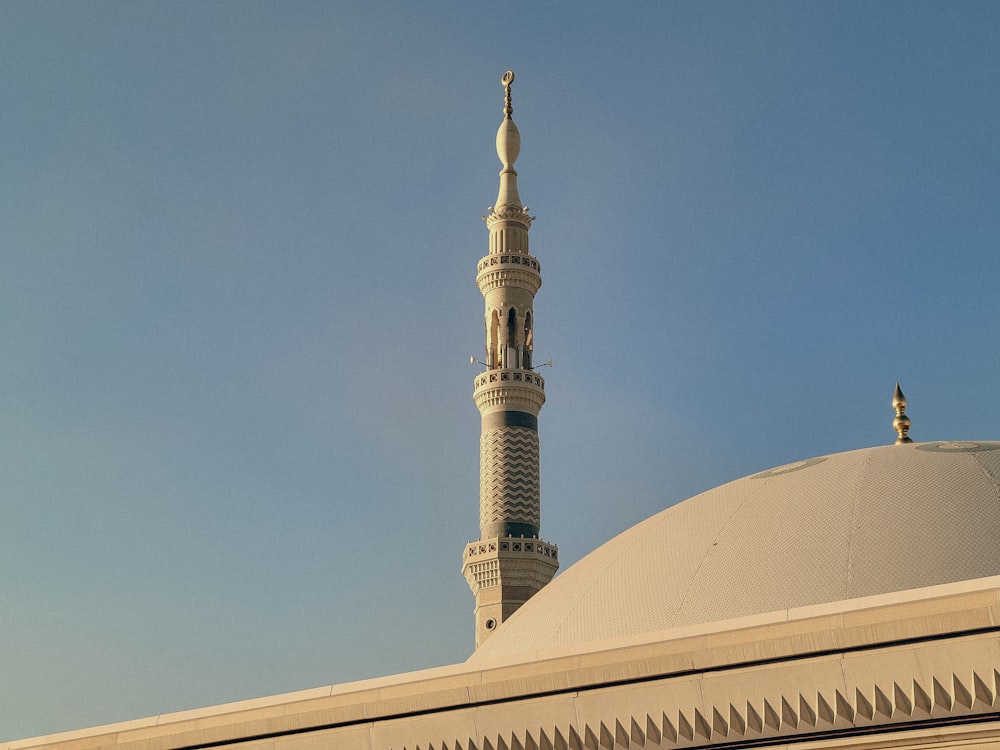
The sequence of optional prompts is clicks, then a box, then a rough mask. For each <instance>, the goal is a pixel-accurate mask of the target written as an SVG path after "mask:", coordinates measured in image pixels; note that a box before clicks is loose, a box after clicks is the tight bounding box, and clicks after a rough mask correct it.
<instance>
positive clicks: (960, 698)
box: [951, 674, 972, 708]
mask: <svg viewBox="0 0 1000 750" xmlns="http://www.w3.org/2000/svg"><path fill="white" fill-rule="evenodd" d="M951 689H952V693H953V694H954V696H955V702H956V703H958V704H960V705H962V706H965V707H966V708H972V693H970V692H969V689H968V688H967V687H965V685H963V684H962V681H961V680H960V679H958V675H957V674H952V675H951Z"/></svg>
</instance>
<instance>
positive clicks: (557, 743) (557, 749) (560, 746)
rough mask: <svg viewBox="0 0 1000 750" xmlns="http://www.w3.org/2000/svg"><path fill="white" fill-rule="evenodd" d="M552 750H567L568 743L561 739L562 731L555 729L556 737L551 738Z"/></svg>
mask: <svg viewBox="0 0 1000 750" xmlns="http://www.w3.org/2000/svg"><path fill="white" fill-rule="evenodd" d="M552 744H553V746H554V747H553V750H569V743H568V742H566V738H565V737H563V733H562V731H561V730H560V729H559V727H556V736H555V737H553V738H552Z"/></svg>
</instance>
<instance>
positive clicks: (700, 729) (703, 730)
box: [694, 708, 712, 740]
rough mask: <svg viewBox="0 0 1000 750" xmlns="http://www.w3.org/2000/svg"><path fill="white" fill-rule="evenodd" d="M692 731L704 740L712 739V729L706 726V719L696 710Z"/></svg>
mask: <svg viewBox="0 0 1000 750" xmlns="http://www.w3.org/2000/svg"><path fill="white" fill-rule="evenodd" d="M694 731H695V732H697V733H698V735H699V736H701V737H704V738H705V739H706V740H710V739H712V727H711V726H709V724H708V719H706V718H705V717H704V716H702V714H701V711H699V710H698V709H697V708H696V709H695V710H694Z"/></svg>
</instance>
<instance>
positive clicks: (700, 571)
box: [472, 443, 1000, 660]
mask: <svg viewBox="0 0 1000 750" xmlns="http://www.w3.org/2000/svg"><path fill="white" fill-rule="evenodd" d="M998 477H1000V443H924V444H913V445H904V446H882V447H877V448H868V449H864V450H859V451H851V452H848V453H839V454H834V455H830V456H823V457H819V458H814V459H809V460H808V461H801V462H798V463H795V464H789V465H788V466H784V467H779V468H777V469H772V470H770V471H766V472H761V473H760V474H756V475H753V476H750V477H746V478H744V479H739V480H737V481H735V482H731V483H729V484H726V485H723V486H721V487H718V488H716V489H713V490H710V491H708V492H705V493H703V494H701V495H698V496H696V497H694V498H691V499H690V500H687V501H685V502H683V503H680V504H678V505H675V506H673V507H671V508H668V509H667V510H665V511H663V512H661V513H659V514H657V515H655V516H653V517H652V518H649V519H647V520H646V521H644V522H642V523H640V524H638V525H636V526H634V527H632V528H631V529H629V530H628V531H625V532H624V533H622V534H621V535H619V536H618V537H616V538H615V539H613V540H611V541H610V542H608V543H607V544H605V545H604V546H602V547H600V548H599V549H597V550H596V551H595V552H593V553H591V554H590V555H588V556H587V557H585V558H584V559H583V560H581V561H580V562H578V563H577V564H576V565H574V566H573V567H571V568H570V569H568V570H567V571H565V572H564V573H563V574H562V575H560V576H559V577H557V578H556V579H555V580H553V581H552V583H550V584H549V585H548V586H547V587H545V588H544V589H542V591H540V592H539V593H538V594H536V595H535V596H534V597H533V598H532V599H531V601H530V602H528V603H527V604H526V605H525V606H524V607H522V608H521V610H520V611H519V612H518V613H517V614H516V615H514V617H512V618H511V619H510V620H509V621H508V622H506V623H505V624H504V625H503V626H502V627H501V629H500V630H498V631H497V632H496V633H495V634H494V635H493V636H492V637H491V638H490V640H489V641H487V642H486V643H485V644H484V645H483V646H482V647H481V648H480V649H479V650H478V651H477V652H476V654H475V655H474V656H473V657H472V659H473V660H476V659H480V658H484V659H485V658H491V657H495V656H502V657H506V656H513V655H515V654H517V655H520V656H521V657H522V658H523V656H524V655H525V654H526V653H530V652H539V651H545V650H549V649H553V648H561V647H567V646H574V645H577V644H583V643H588V642H593V641H601V640H607V639H613V638H626V637H634V636H636V635H641V634H643V633H648V632H652V631H656V630H663V629H667V628H671V627H677V626H683V625H697V624H702V623H708V622H714V621H717V620H728V619H735V618H739V617H746V616H749V615H755V614H763V613H766V612H775V611H781V610H785V609H790V608H794V607H801V606H806V605H811V604H820V603H825V602H836V601H841V600H844V599H851V598H857V597H862V596H870V595H875V594H885V593H890V592H895V591H905V590H908V589H913V588H921V587H924V586H933V585H937V584H942V583H951V582H955V581H962V580H970V579H975V578H982V577H986V576H992V575H1000V489H998Z"/></svg>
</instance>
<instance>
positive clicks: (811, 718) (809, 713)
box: [799, 693, 816, 727]
mask: <svg viewBox="0 0 1000 750" xmlns="http://www.w3.org/2000/svg"><path fill="white" fill-rule="evenodd" d="M799 718H800V719H801V720H802V721H803V722H804V723H806V724H808V725H809V726H812V727H814V726H816V712H815V711H814V710H813V707H812V706H810V705H809V701H807V700H806V697H805V696H804V695H802V693H799Z"/></svg>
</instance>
